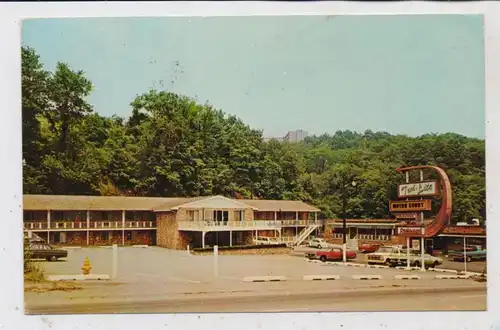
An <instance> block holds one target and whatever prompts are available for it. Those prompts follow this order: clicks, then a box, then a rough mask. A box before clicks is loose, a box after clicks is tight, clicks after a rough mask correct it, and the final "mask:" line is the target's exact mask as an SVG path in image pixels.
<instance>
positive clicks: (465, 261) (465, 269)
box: [464, 236, 467, 273]
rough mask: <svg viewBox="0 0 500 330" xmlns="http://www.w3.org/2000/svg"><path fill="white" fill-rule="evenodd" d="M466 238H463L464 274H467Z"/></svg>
mask: <svg viewBox="0 0 500 330" xmlns="http://www.w3.org/2000/svg"><path fill="white" fill-rule="evenodd" d="M466 239H467V238H466V237H465V236H464V273H467V243H466Z"/></svg>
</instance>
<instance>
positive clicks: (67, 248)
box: [61, 246, 82, 250]
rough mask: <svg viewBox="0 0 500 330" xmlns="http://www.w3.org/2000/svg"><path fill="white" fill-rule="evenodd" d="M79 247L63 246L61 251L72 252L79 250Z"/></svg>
mask: <svg viewBox="0 0 500 330" xmlns="http://www.w3.org/2000/svg"><path fill="white" fill-rule="evenodd" d="M81 248H82V247H81V246H63V247H61V249H63V250H74V249H81Z"/></svg>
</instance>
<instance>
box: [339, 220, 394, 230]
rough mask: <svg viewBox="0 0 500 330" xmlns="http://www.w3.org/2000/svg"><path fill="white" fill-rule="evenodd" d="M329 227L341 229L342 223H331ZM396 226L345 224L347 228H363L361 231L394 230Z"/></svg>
mask: <svg viewBox="0 0 500 330" xmlns="http://www.w3.org/2000/svg"><path fill="white" fill-rule="evenodd" d="M330 225H331V226H333V227H335V228H339V227H340V228H342V227H343V224H342V223H338V222H336V223H332V224H330ZM396 225H397V224H395V223H347V224H346V227H347V228H363V229H383V228H394V227H396Z"/></svg>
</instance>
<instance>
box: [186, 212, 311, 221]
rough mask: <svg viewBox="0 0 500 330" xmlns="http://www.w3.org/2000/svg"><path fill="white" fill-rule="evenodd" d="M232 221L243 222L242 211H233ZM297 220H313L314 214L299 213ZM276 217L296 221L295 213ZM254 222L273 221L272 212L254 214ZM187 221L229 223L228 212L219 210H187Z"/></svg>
mask: <svg viewBox="0 0 500 330" xmlns="http://www.w3.org/2000/svg"><path fill="white" fill-rule="evenodd" d="M231 212H234V213H233V214H234V216H233V220H232V221H245V211H244V210H234V211H231ZM298 216H299V220H314V213H312V212H299V213H298ZM276 217H277V218H278V219H279V220H296V218H297V213H296V212H276ZM254 218H255V219H256V220H269V221H272V220H274V219H275V213H274V212H254ZM187 220H188V221H229V212H228V211H220V210H188V211H187Z"/></svg>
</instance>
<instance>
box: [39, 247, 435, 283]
mask: <svg viewBox="0 0 500 330" xmlns="http://www.w3.org/2000/svg"><path fill="white" fill-rule="evenodd" d="M112 256H113V251H112V249H110V248H81V249H68V258H67V261H59V262H43V263H42V264H43V266H44V269H45V273H46V275H52V274H54V275H63V274H80V273H81V270H80V268H81V267H82V266H83V261H84V259H85V257H89V259H90V263H91V266H92V271H91V273H93V274H110V275H111V274H112ZM217 259H218V274H215V273H214V268H215V266H214V257H213V256H212V255H206V256H199V255H196V256H195V255H188V253H187V252H186V251H175V250H167V249H163V248H158V247H148V248H133V247H122V248H119V249H118V268H117V269H118V272H117V278H116V280H118V281H120V282H124V283H148V282H149V283H156V284H158V283H164V284H169V283H170V284H174V285H175V284H196V283H213V282H219V281H223V282H228V281H237V282H241V281H242V279H243V278H244V277H249V276H284V277H286V278H287V281H301V280H302V278H303V276H305V275H338V276H340V278H341V279H345V280H351V276H352V275H380V276H382V277H383V278H384V279H393V278H394V276H395V275H401V274H408V271H405V270H399V269H393V268H391V269H378V268H367V267H355V268H354V267H345V266H335V265H329V264H322V263H312V262H307V260H305V258H300V257H296V256H291V255H219V256H218V257H217ZM412 274H418V275H419V276H421V278H422V279H434V277H435V275H436V273H435V272H419V271H414V272H412ZM216 275H217V276H216Z"/></svg>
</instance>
